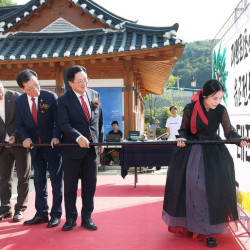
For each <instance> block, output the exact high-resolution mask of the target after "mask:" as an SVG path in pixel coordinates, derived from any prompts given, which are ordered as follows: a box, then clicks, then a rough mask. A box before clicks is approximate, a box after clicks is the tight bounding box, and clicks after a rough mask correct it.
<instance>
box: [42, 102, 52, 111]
mask: <svg viewBox="0 0 250 250" xmlns="http://www.w3.org/2000/svg"><path fill="white" fill-rule="evenodd" d="M49 107H50V105H49V104H46V103H43V104H41V112H42V113H46V112H47V111H48V109H49Z"/></svg>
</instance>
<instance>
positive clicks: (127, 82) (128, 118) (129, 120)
mask: <svg viewBox="0 0 250 250" xmlns="http://www.w3.org/2000/svg"><path fill="white" fill-rule="evenodd" d="M124 86H125V87H124V134H125V135H124V137H125V138H126V137H127V136H128V131H129V130H135V116H134V111H133V110H134V99H133V95H134V92H133V72H132V64H131V61H125V62H124Z"/></svg>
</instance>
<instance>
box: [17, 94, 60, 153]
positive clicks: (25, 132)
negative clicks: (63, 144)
mask: <svg viewBox="0 0 250 250" xmlns="http://www.w3.org/2000/svg"><path fill="white" fill-rule="evenodd" d="M46 105H48V108H47V109H46V108H44V107H45V106H46ZM15 116H16V126H17V129H18V131H19V133H20V134H21V137H22V140H25V139H27V138H31V140H32V142H33V143H38V140H39V138H40V140H41V143H50V142H51V139H52V138H58V139H60V138H61V132H60V129H59V128H58V126H57V96H56V94H55V93H53V92H51V91H48V90H41V91H40V95H39V97H38V108H37V125H36V124H35V122H34V120H33V117H32V114H31V110H30V106H29V102H28V98H27V94H22V95H21V96H20V97H18V98H17V99H16V101H15ZM34 150H36V147H35V148H33V149H32V150H31V153H32V152H33V151H34Z"/></svg>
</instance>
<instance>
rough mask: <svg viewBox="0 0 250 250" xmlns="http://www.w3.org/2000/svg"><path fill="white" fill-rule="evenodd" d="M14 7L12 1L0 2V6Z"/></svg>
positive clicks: (0, 0)
mask: <svg viewBox="0 0 250 250" xmlns="http://www.w3.org/2000/svg"><path fill="white" fill-rule="evenodd" d="M12 5H16V3H14V2H13V1H12V0H0V6H12Z"/></svg>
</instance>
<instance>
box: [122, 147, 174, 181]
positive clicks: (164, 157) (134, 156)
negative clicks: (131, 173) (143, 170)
mask: <svg viewBox="0 0 250 250" xmlns="http://www.w3.org/2000/svg"><path fill="white" fill-rule="evenodd" d="M174 148H176V145H135V146H134V145H128V146H122V150H121V156H120V165H121V167H122V168H121V176H122V177H123V178H125V177H126V175H127V174H128V170H129V168H130V167H143V166H147V167H152V166H168V165H169V162H170V159H171V155H172V152H173V150H174Z"/></svg>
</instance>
